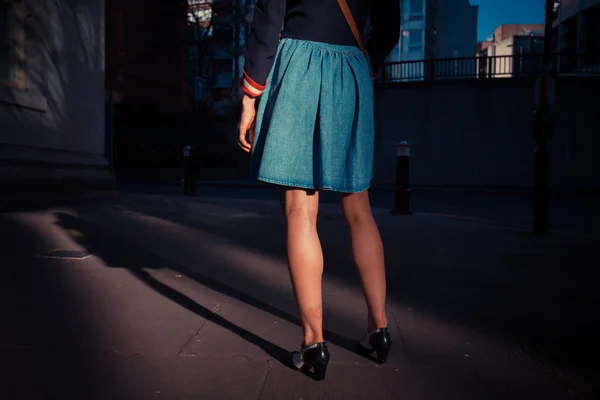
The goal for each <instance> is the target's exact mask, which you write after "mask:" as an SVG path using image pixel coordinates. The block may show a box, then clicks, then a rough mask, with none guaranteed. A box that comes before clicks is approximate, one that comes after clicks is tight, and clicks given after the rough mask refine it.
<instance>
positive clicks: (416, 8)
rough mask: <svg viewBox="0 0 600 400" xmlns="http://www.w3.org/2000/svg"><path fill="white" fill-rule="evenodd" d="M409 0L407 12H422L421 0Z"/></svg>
mask: <svg viewBox="0 0 600 400" xmlns="http://www.w3.org/2000/svg"><path fill="white" fill-rule="evenodd" d="M408 1H409V12H410V13H411V14H413V13H422V12H423V0H408Z"/></svg>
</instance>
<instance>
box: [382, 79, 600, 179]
mask: <svg viewBox="0 0 600 400" xmlns="http://www.w3.org/2000/svg"><path fill="white" fill-rule="evenodd" d="M534 82H535V80H534V79H533V78H515V79H471V80H448V81H443V80H440V81H430V82H408V83H399V84H388V85H379V86H377V87H376V94H375V113H376V114H375V115H376V145H375V148H376V150H375V151H376V154H375V171H374V174H375V175H374V184H376V185H377V184H386V185H387V184H393V182H394V179H395V177H394V174H395V144H396V143H397V142H399V141H401V140H406V141H408V142H409V143H410V144H411V152H412V158H411V180H412V183H413V184H414V185H458V186H471V185H474V186H480V185H483V186H496V187H531V185H532V165H533V154H534V150H535V141H534V140H533V138H532V112H533V103H534ZM599 91H600V78H583V77H582V78H577V77H560V78H559V79H558V80H557V82H556V92H555V108H556V123H555V134H554V137H553V138H552V139H551V140H550V142H549V160H550V185H551V186H552V187H554V188H596V189H598V188H600V157H597V155H596V152H597V149H598V148H599V146H600V135H599V133H600V128H599V127H600V116H599V115H598V111H597V106H598V101H597V99H598V93H599Z"/></svg>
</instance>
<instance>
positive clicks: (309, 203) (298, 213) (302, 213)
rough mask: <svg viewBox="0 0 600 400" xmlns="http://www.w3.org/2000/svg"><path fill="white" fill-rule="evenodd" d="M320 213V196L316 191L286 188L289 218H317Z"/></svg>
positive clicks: (286, 205) (286, 209)
mask: <svg viewBox="0 0 600 400" xmlns="http://www.w3.org/2000/svg"><path fill="white" fill-rule="evenodd" d="M318 213H319V196H318V192H316V191H307V190H300V189H290V190H286V193H285V214H286V216H287V217H288V219H289V218H303V219H308V220H316V219H317V215H318Z"/></svg>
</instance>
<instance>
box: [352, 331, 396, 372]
mask: <svg viewBox="0 0 600 400" xmlns="http://www.w3.org/2000/svg"><path fill="white" fill-rule="evenodd" d="M358 347H359V350H360V352H361V353H363V354H364V355H367V356H373V355H375V358H376V359H377V362H378V363H379V364H385V363H386V362H387V359H388V355H389V354H390V349H391V348H392V338H391V336H390V333H389V332H388V330H387V328H380V329H378V330H376V331H375V332H372V333H370V334H367V335H366V336H365V338H364V339H363V340H361V341H360V342H359V343H358Z"/></svg>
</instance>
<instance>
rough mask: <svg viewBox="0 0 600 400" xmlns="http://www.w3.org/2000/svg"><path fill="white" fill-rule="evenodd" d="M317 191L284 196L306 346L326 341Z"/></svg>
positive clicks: (292, 270) (290, 256)
mask: <svg viewBox="0 0 600 400" xmlns="http://www.w3.org/2000/svg"><path fill="white" fill-rule="evenodd" d="M318 211H319V194H318V192H314V191H311V192H307V191H306V190H301V189H288V190H286V193H285V213H286V217H287V251H288V263H289V271H290V278H291V280H292V286H293V287H294V294H295V296H296V301H297V302H298V309H299V311H300V318H301V320H302V328H303V331H304V343H303V345H304V346H310V345H312V344H314V343H318V342H322V341H323V296H322V291H321V279H322V276H323V251H322V249H321V243H320V241H319V236H318V234H317V214H318Z"/></svg>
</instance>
